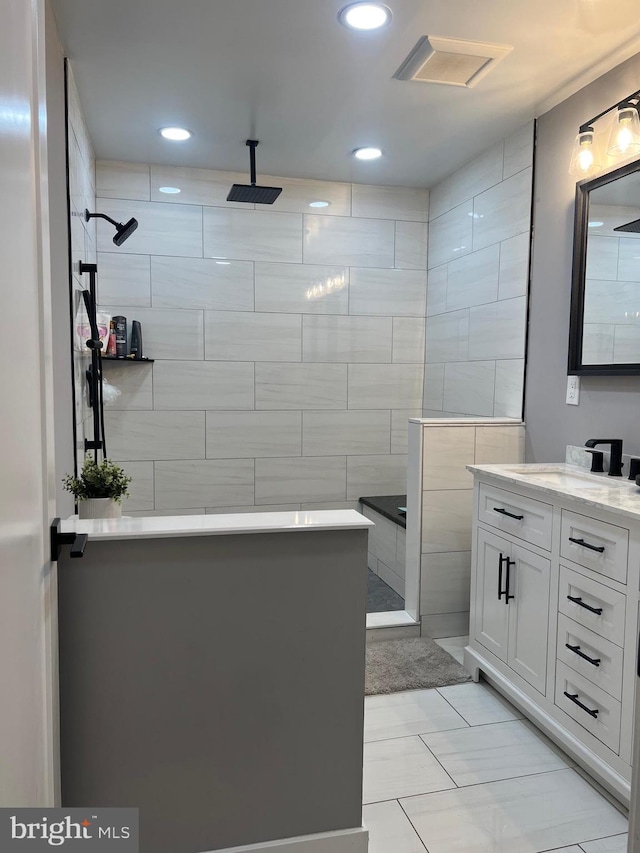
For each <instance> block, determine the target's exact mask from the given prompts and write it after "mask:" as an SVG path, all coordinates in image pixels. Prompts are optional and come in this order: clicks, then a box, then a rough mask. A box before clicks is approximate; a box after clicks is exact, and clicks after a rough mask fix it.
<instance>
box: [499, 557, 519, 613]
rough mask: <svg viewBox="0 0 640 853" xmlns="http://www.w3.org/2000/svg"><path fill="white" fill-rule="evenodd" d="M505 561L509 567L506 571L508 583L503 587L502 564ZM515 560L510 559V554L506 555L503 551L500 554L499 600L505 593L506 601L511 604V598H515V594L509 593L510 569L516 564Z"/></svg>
mask: <svg viewBox="0 0 640 853" xmlns="http://www.w3.org/2000/svg"><path fill="white" fill-rule="evenodd" d="M503 563H505V565H506V567H507V572H506V583H505V586H504V589H502V564H503ZM515 564H516V562H515V560H510V559H509V557H508V556H506V557H505V556H504V555H503V554H502V553H501V554H500V559H499V560H498V600H500V599H501V598H502V596H503V595H504V603H505V604H509V600H510V599H512V598H515V595H509V570H510V568H511V566H515Z"/></svg>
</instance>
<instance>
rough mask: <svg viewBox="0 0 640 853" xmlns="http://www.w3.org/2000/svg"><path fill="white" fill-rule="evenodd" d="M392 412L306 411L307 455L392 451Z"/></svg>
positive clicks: (304, 418)
mask: <svg viewBox="0 0 640 853" xmlns="http://www.w3.org/2000/svg"><path fill="white" fill-rule="evenodd" d="M390 414H391V413H390V412H389V410H388V409H385V410H384V411H366V412H359V411H353V410H345V411H342V412H318V411H315V412H314V411H311V412H304V413H303V421H302V424H303V427H302V452H303V454H304V455H305V456H336V455H339V454H340V455H342V454H344V455H345V456H349V455H353V456H356V455H360V454H362V455H366V454H372V453H376V454H377V453H380V454H382V453H389V447H390V441H391V423H390ZM274 455H275V454H274ZM282 455H283V456H284V455H285V454H282ZM287 455H291V454H287Z"/></svg>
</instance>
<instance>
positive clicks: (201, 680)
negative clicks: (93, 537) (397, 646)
mask: <svg viewBox="0 0 640 853" xmlns="http://www.w3.org/2000/svg"><path fill="white" fill-rule="evenodd" d="M366 556H367V531H366V530H328V531H317V532H316V531H305V532H294V533H266V534H253V535H247V534H244V535H237V536H236V535H232V536H207V537H194V538H189V537H185V538H175V539H144V540H136V541H115V542H95V541H90V542H89V544H88V545H87V550H86V552H85V555H84V557H83V559H82V560H71V559H69V556H68V549H65V553H64V555H63V556H62V557H61V559H60V562H59V564H58V578H59V613H60V714H61V752H62V803H63V805H66V806H70V805H73V806H81V805H82V806H89V805H95V806H97V805H102V806H133V807H138V808H139V809H140V838H141V848H140V849H141V851H143V853H177V851H180V853H195V851H200V850H217V849H219V848H227V847H236V846H237V845H244V844H252V843H257V842H266V841H270V840H273V839H279V838H288V837H292V836H297V835H307V834H311V833H316V832H328V831H332V830H341V829H348V828H356V827H360V825H361V819H362V730H363V712H364V657H365V600H366Z"/></svg>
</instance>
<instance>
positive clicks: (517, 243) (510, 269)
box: [498, 230, 531, 299]
mask: <svg viewBox="0 0 640 853" xmlns="http://www.w3.org/2000/svg"><path fill="white" fill-rule="evenodd" d="M530 241H531V235H530V234H529V231H528V230H527V231H525V232H524V234H518V236H517V237H511V239H510V240H503V241H502V243H500V286H499V288H498V299H512V298H513V297H514V296H525V295H526V293H527V286H528V284H529V244H530Z"/></svg>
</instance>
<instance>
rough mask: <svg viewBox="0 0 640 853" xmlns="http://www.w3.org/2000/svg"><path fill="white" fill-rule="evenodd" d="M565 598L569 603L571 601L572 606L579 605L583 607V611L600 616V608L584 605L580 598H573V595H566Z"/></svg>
mask: <svg viewBox="0 0 640 853" xmlns="http://www.w3.org/2000/svg"><path fill="white" fill-rule="evenodd" d="M567 598H568V599H569V601H573V603H574V604H579V605H580V607H584V609H585V610H590V611H591V612H592V613H596V614H597V615H598V616H602V607H592V606H591V605H590V604H585V602H584V601H583V600H582V599H581V598H575V597H574V596H573V595H568V596H567Z"/></svg>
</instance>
